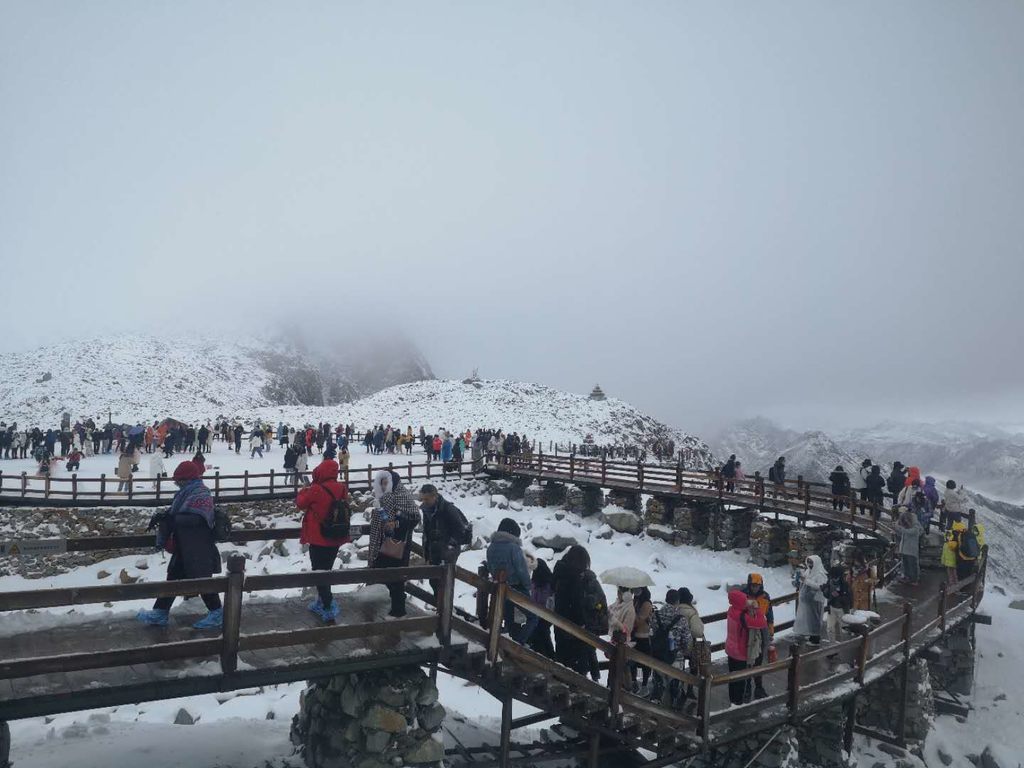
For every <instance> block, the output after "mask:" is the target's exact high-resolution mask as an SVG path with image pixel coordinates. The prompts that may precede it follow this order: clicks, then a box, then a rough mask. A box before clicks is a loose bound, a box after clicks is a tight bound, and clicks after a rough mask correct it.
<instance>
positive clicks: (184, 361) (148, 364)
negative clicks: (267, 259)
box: [0, 328, 434, 427]
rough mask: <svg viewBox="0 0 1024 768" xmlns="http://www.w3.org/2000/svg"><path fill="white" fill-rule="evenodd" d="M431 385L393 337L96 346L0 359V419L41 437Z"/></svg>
mask: <svg viewBox="0 0 1024 768" xmlns="http://www.w3.org/2000/svg"><path fill="white" fill-rule="evenodd" d="M433 376H434V374H433V372H432V370H431V368H430V365H429V364H428V363H427V361H426V360H425V359H424V357H423V355H422V354H421V353H420V352H419V350H418V349H417V348H416V346H415V345H414V344H413V343H412V342H411V341H410V340H408V339H407V338H405V337H402V336H400V335H397V334H393V333H378V334H375V333H371V332H364V333H359V334H352V335H342V334H333V333H332V332H331V331H329V330H318V331H317V332H316V334H305V333H302V332H298V331H296V330H295V329H289V328H285V329H282V330H280V331H278V332H276V333H272V334H265V335H260V336H257V335H251V336H243V335H237V336H231V337H227V336H214V335H207V336H195V335H179V336H178V337H175V338H173V339H172V338H168V337H160V336H155V335H122V336H104V337H98V338H91V339H85V340H76V341H67V342H63V343H60V344H54V345H50V346H45V347H39V348H37V349H32V350H28V351H25V352H12V353H7V354H2V355H0V413H2V414H3V417H4V418H5V419H7V420H8V421H10V420H14V421H18V422H21V423H25V424H33V425H34V424H38V425H41V426H43V427H46V426H51V425H55V424H57V423H59V419H60V415H61V414H62V413H64V412H68V413H70V414H71V415H72V417H74V418H78V417H80V416H100V415H102V416H105V415H106V414H107V413H110V414H111V415H112V416H113V417H114V418H115V420H116V419H122V420H126V421H135V420H138V419H142V418H162V417H163V416H167V415H180V416H181V417H184V416H185V415H192V416H193V417H195V418H198V417H199V416H202V417H203V418H210V417H211V416H215V415H218V414H221V413H224V414H228V415H231V414H235V413H244V412H246V411H250V410H252V409H256V408H262V407H267V406H287V405H302V406H331V405H338V404H341V403H346V402H351V401H353V400H356V399H358V398H360V397H364V396H366V395H370V394H373V393H374V392H377V391H380V390H381V389H385V388H387V387H390V386H393V385H395V384H403V383H407V382H411V381H421V380H424V379H432V378H433Z"/></svg>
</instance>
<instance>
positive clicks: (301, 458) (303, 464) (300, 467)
mask: <svg viewBox="0 0 1024 768" xmlns="http://www.w3.org/2000/svg"><path fill="white" fill-rule="evenodd" d="M306 457H307V454H306V451H305V450H300V451H299V455H298V456H297V457H296V458H295V473H296V474H297V475H298V476H299V482H300V483H302V484H303V485H309V478H308V477H306V474H305V473H306V468H307V467H308V466H309V459H308V458H306Z"/></svg>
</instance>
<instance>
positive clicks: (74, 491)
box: [71, 472, 78, 501]
mask: <svg viewBox="0 0 1024 768" xmlns="http://www.w3.org/2000/svg"><path fill="white" fill-rule="evenodd" d="M77 498H78V473H77V472H72V473H71V500H72V501H74V500H75V499H77Z"/></svg>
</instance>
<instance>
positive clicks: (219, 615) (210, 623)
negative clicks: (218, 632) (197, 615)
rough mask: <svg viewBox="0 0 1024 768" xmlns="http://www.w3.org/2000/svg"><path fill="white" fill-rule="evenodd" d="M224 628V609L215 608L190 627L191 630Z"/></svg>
mask: <svg viewBox="0 0 1024 768" xmlns="http://www.w3.org/2000/svg"><path fill="white" fill-rule="evenodd" d="M223 626H224V609H223V608H217V609H216V610H213V611H210V612H209V613H208V614H206V616H204V617H203V618H201V619H200V620H199V621H197V622H196V623H195V624H193V625H192V627H193V629H220V628H221V627H223Z"/></svg>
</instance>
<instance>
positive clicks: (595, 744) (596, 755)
mask: <svg viewBox="0 0 1024 768" xmlns="http://www.w3.org/2000/svg"><path fill="white" fill-rule="evenodd" d="M600 763H601V732H600V731H594V733H592V734H591V736H590V745H589V747H588V749H587V768H598V766H599V765H600Z"/></svg>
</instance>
